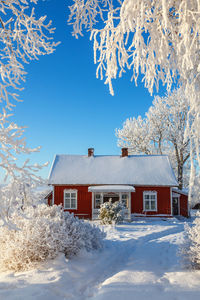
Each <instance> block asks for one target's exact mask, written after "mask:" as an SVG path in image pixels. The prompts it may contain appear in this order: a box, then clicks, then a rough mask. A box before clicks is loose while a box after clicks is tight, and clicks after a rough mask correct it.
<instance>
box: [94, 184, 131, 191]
mask: <svg viewBox="0 0 200 300" xmlns="http://www.w3.org/2000/svg"><path fill="white" fill-rule="evenodd" d="M88 191H89V192H107V193H109V192H135V188H134V187H133V186H130V185H97V186H89V188H88Z"/></svg>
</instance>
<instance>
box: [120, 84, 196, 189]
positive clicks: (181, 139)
mask: <svg viewBox="0 0 200 300" xmlns="http://www.w3.org/2000/svg"><path fill="white" fill-rule="evenodd" d="M188 111H189V101H188V100H187V99H186V98H185V96H184V92H183V90H182V89H178V90H175V91H174V92H173V93H171V94H169V95H168V96H166V97H159V96H157V97H155V99H154V101H153V105H152V106H151V107H150V108H149V110H148V112H147V113H146V116H145V118H143V119H142V117H141V116H139V117H138V118H132V119H127V120H126V121H125V123H124V124H123V128H122V129H118V130H116V135H117V137H118V145H119V146H120V147H124V146H125V147H128V148H129V150H130V152H131V153H133V154H136V153H140V154H141V153H143V154H168V155H169V157H170V159H171V162H172V166H173V168H174V170H175V173H176V175H177V179H178V182H179V188H180V189H182V188H183V181H184V175H185V177H186V176H187V175H188V168H187V162H188V160H189V158H190V139H189V137H188V136H186V128H187V114H188ZM184 170H185V174H184Z"/></svg>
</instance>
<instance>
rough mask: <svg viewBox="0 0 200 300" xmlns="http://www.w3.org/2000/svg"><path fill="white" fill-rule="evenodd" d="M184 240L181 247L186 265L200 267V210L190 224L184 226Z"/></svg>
mask: <svg viewBox="0 0 200 300" xmlns="http://www.w3.org/2000/svg"><path fill="white" fill-rule="evenodd" d="M185 233H186V241H185V244H184V245H183V248H182V249H181V253H182V255H183V257H184V261H185V264H186V265H189V267H192V268H195V269H200V212H197V213H196V218H195V220H194V222H193V223H192V225H191V226H189V225H186V227H185Z"/></svg>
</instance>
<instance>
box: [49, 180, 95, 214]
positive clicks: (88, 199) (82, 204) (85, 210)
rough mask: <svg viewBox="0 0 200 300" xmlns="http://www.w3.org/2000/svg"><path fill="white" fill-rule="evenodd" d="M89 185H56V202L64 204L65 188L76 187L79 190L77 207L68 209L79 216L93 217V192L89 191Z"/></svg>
mask: <svg viewBox="0 0 200 300" xmlns="http://www.w3.org/2000/svg"><path fill="white" fill-rule="evenodd" d="M88 187H89V186H85V185H80V186H79V185H76V186H74V185H65V186H63V185H56V186H54V204H57V205H59V204H62V205H64V203H63V201H64V190H65V189H72V190H73V189H74V190H77V199H78V201H77V209H71V210H67V211H69V212H71V213H74V215H75V216H78V217H79V218H86V219H91V218H92V193H91V192H88Z"/></svg>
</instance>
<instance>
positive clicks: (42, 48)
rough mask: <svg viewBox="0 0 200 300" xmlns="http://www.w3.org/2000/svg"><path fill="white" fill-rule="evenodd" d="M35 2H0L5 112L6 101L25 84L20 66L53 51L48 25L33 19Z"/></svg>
mask: <svg viewBox="0 0 200 300" xmlns="http://www.w3.org/2000/svg"><path fill="white" fill-rule="evenodd" d="M37 3H38V0H30V1H28V0H6V1H4V0H0V12H1V16H0V43H1V50H0V76H1V77H0V102H3V101H5V102H6V105H7V107H8V108H11V107H12V106H13V104H12V103H11V102H10V97H12V98H14V99H16V100H17V99H18V95H17V94H16V92H15V90H21V89H22V88H21V82H24V81H25V76H26V72H25V70H24V64H26V63H28V62H29V61H30V60H33V59H38V57H39V56H41V55H45V54H51V53H52V52H53V51H54V50H55V47H56V45H57V44H56V43H54V42H53V41H52V37H51V34H52V33H53V32H54V28H52V24H51V21H50V22H47V21H46V16H42V17H40V18H36V16H35V10H34V6H33V4H35V5H36V4H37Z"/></svg>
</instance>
